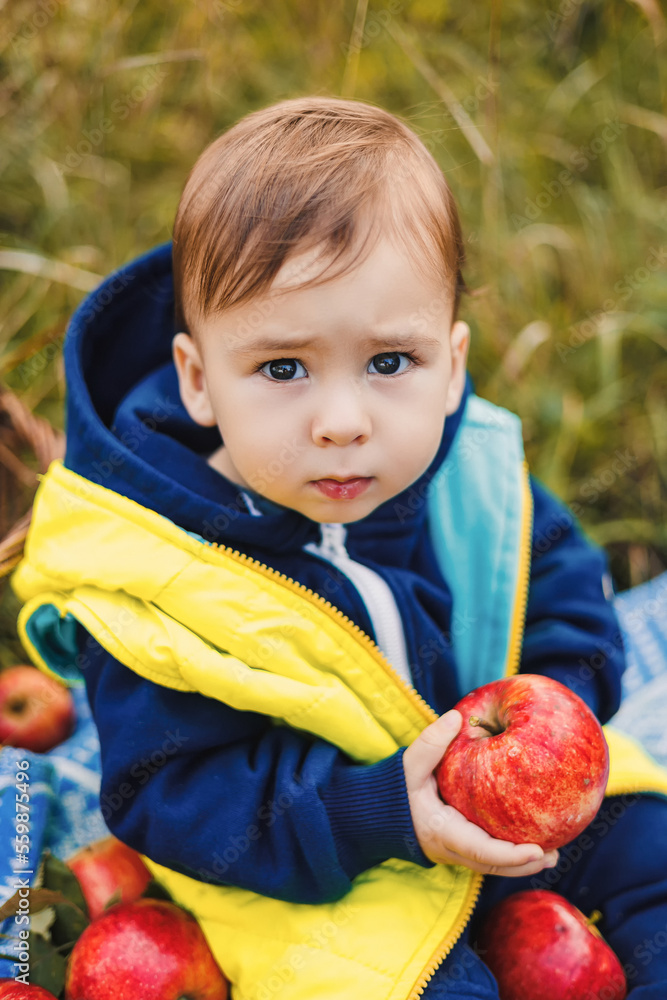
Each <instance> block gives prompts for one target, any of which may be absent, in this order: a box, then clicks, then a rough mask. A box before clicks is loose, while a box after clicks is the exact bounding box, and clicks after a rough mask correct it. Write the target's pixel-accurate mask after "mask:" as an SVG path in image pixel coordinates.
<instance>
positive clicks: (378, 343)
mask: <svg viewBox="0 0 667 1000" xmlns="http://www.w3.org/2000/svg"><path fill="white" fill-rule="evenodd" d="M363 343H364V346H365V347H368V348H373V347H377V348H384V349H385V350H389V351H391V350H397V349H399V348H401V349H402V348H416V347H422V346H423V347H440V346H441V341H440V340H438V338H437V337H429V336H428V335H427V334H424V333H404V334H399V333H391V334H386V335H384V336H383V335H382V334H379V335H377V336H375V337H367V338H366V339H365V340H364V342H363ZM313 344H315V345H316V344H317V340H316V339H313V338H312V337H307V338H303V337H302V338H300V339H299V338H295V339H293V340H289V339H285V338H284V337H262V338H260V339H259V340H254V341H252V342H251V343H243V344H239V345H238V346H236V347H232V348H231V353H232V354H239V355H241V354H258V353H264V352H265V351H266V352H271V351H278V352H280V351H283V352H284V351H299V350H302V349H303V348H304V347H311V346H312V345H313Z"/></svg>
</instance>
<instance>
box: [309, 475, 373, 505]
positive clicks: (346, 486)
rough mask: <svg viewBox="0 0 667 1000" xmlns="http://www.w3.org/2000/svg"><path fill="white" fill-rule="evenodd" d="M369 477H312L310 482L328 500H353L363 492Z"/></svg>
mask: <svg viewBox="0 0 667 1000" xmlns="http://www.w3.org/2000/svg"><path fill="white" fill-rule="evenodd" d="M371 478H372V477H365V476H352V477H351V478H350V479H314V480H312V483H313V486H315V487H317V489H319V491H320V492H321V493H324V495H325V496H326V497H328V498H329V499H330V500H353V499H354V498H355V497H358V496H359V494H360V493H363V491H364V490H365V489H366V487H367V486H368V485H369V483H370V482H371Z"/></svg>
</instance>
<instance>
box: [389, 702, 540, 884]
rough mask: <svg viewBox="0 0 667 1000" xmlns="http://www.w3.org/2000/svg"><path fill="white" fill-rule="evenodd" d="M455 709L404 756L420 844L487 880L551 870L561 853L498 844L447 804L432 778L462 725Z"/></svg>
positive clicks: (438, 857) (435, 855)
mask: <svg viewBox="0 0 667 1000" xmlns="http://www.w3.org/2000/svg"><path fill="white" fill-rule="evenodd" d="M462 721H463V720H462V718H461V713H460V712H457V711H456V709H452V710H451V711H450V712H447V713H446V714H445V715H441V716H440V718H439V719H438V720H437V722H433V723H432V724H431V725H430V726H427V727H426V729H424V730H423V732H421V733H420V734H419V736H418V737H417V739H416V740H415V741H414V742H413V743H412V744H411V745H410V746H409V747H408V748H407V749H406V750H405V752H404V754H403V767H404V770H405V782H406V785H407V789H408V798H409V801H410V811H411V813H412V822H413V824H414V828H415V832H416V834H417V840H418V841H419V845H420V847H421V849H422V851H423V852H424V854H425V855H426V857H427V858H430V860H431V861H435V862H438V863H441V864H451V865H465V866H466V867H467V868H472V870H473V871H476V872H483V873H484V874H485V875H513V876H519V875H534V874H536V872H539V871H542V869H543V868H552V867H553V866H554V865H555V864H556V862H557V861H558V851H549V852H548V853H547V854H545V853H544V851H543V850H542V848H541V847H539V846H538V845H537V844H511V843H509V841H507V840H496V839H495V838H493V837H491V836H489V834H488V833H486V831H485V830H482V828H481V827H479V826H476V825H475V824H474V823H470V822H469V821H468V820H467V819H466V818H465V817H464V816H463V815H462V814H461V813H460V812H459V811H458V809H454V807H453V806H449V805H447V804H446V803H445V802H443V801H442V799H441V798H440V795H439V793H438V786H437V783H436V780H435V774H434V773H433V772H434V770H435V768H436V767H437V766H438V764H439V763H440V760H441V759H442V756H443V754H444V752H445V750H446V749H447V747H448V746H449V744H450V743H451V741H452V740H453V739H454V737H455V736H456V734H457V733H458V731H459V729H460V728H461V723H462Z"/></svg>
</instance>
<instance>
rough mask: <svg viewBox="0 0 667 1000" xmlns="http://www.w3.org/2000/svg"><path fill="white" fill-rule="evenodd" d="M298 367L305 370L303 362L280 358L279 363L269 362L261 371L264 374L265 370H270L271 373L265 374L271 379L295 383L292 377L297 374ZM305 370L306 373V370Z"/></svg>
mask: <svg viewBox="0 0 667 1000" xmlns="http://www.w3.org/2000/svg"><path fill="white" fill-rule="evenodd" d="M297 365H300V366H301V368H303V365H302V364H301V362H300V361H297V360H296V358H279V359H278V360H277V361H267V362H266V364H265V365H262V367H261V368H260V369H259V370H260V371H261V372H264V369H265V368H268V369H269V371H268V372H264V374H266V375H268V376H269V377H270V378H275V379H279V380H280V381H281V382H289V381H293V378H292V376H293V375H294V374H295V372H296V368H297ZM303 370H304V372H305V368H304V369H303Z"/></svg>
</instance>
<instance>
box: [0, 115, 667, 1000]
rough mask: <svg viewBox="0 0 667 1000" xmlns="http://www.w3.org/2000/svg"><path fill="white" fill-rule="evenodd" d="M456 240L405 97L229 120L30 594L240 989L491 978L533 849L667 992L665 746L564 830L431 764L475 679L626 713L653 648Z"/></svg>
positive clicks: (38, 519) (138, 272)
mask: <svg viewBox="0 0 667 1000" xmlns="http://www.w3.org/2000/svg"><path fill="white" fill-rule="evenodd" d="M463 260H464V253H463V240H462V236H461V229H460V224H459V220H458V215H457V210H456V207H455V204H454V201H453V198H452V195H451V192H450V190H449V188H448V186H447V184H446V182H445V179H444V177H443V175H442V173H441V171H440V170H439V168H438V167H437V164H436V163H435V161H434V160H433V158H432V157H431V155H430V154H429V153H428V151H427V150H426V149H425V147H424V146H423V144H422V143H421V142H420V141H419V140H418V138H417V137H416V136H415V135H414V134H413V133H412V132H411V131H410V129H408V128H407V127H406V126H405V125H404V124H403V123H402V122H400V121H399V120H398V119H397V118H395V117H394V116H392V115H390V114H389V113H387V112H385V111H383V110H381V109H379V108H375V107H372V106H370V105H367V104H364V103H361V102H355V101H344V100H338V99H333V98H321V97H314V98H310V97H309V98H301V99H295V100H289V101H284V102H281V103H280V104H278V105H275V106H273V107H270V108H266V109H264V110H261V111H258V112H255V113H253V114H250V115H248V116H246V117H245V118H244V119H242V120H241V121H240V122H238V123H237V124H236V125H235V126H234V127H233V128H231V129H230V130H229V131H228V132H226V133H225V134H224V135H222V136H221V137H220V138H218V139H217V140H216V141H215V142H213V143H212V144H211V145H210V146H209V147H208V148H207V149H206V150H205V151H204V152H203V153H202V155H201V156H200V157H199V159H198V160H197V162H196V164H195V166H194V168H193V170H192V172H191V174H190V176H189V178H188V180H187V183H186V185H185V189H184V192H183V195H182V198H181V201H180V204H179V208H178V214H177V217H176V222H175V227H174V239H173V246H171V245H166V246H164V247H159V248H157V249H156V250H154V251H151V252H150V253H149V254H146V255H145V256H144V257H142V258H140V259H139V260H138V261H135V262H132V263H131V264H130V265H128V266H127V267H126V268H124V269H123V270H122V271H121V272H120V275H122V276H123V281H121V282H120V290H118V282H117V278H118V276H117V275H115V276H112V279H109V280H110V281H111V280H114V281H116V285H115V286H114V289H115V291H114V293H113V294H107V292H108V289H106V286H104V285H103V286H102V287H101V289H100V290H98V292H97V293H95V294H94V295H93V296H91V297H89V299H88V300H86V302H84V303H83V304H82V306H81V307H80V309H79V310H78V312H77V314H76V315H75V317H74V320H73V322H72V325H71V327H70V330H69V332H68V337H67V342H66V347H65V362H66V371H67V379H68V427H67V429H68V446H67V455H66V458H65V462H64V464H62V463H54V464H53V465H52V466H51V468H50V469H49V472H48V473H47V475H46V476H45V477H44V479H43V482H42V483H41V484H40V491H39V493H38V497H37V501H36V504H35V512H34V521H33V524H32V526H31V536H30V539H29V543H30V544H29V545H28V546H27V548H26V557H25V559H24V562H23V563H22V564H21V566H20V567H19V569H18V571H17V572H16V574H15V576H14V578H13V580H14V586H15V589H16V590H17V593H18V594H19V596H20V597H21V598H22V599H23V600H24V601H26V604H25V607H24V608H23V610H22V613H21V618H20V621H19V625H20V628H21V629H22V636H23V639H24V642H25V643H26V646H27V648H29V649H30V651H31V655H33V658H34V659H35V662H38V663H39V664H40V665H41V666H45V667H48V668H49V669H52V670H56V671H57V672H59V673H60V674H61V675H62V676H72V668H71V666H70V664H71V662H72V661H74V663H75V664H76V666H77V668H78V669H79V670H80V671H81V673H82V674H83V677H84V679H85V683H86V688H87V693H88V697H89V700H90V704H91V708H92V711H93V714H94V717H95V720H96V723H97V726H98V730H99V734H100V743H101V748H102V765H103V773H102V792H101V805H102V809H103V814H104V816H105V819H106V821H107V824H108V826H109V828H110V829H111V830H112V832H113V833H115V834H116V836H118V837H119V838H120V839H121V840H123V841H125V842H126V843H128V844H130V845H131V846H133V847H135V848H136V849H137V850H139V851H141V852H142V853H143V854H144V855H145V856H146V858H147V859H148V861H149V863H150V864H151V867H152V868H153V870H154V872H155V874H156V875H157V877H158V878H160V879H161V880H162V881H163V882H164V884H165V885H166V886H167V887H168V888H169V890H170V892H171V893H172V895H173V896H174V898H175V899H176V900H177V901H178V902H182V903H183V904H184V905H186V906H188V907H189V908H191V909H192V910H193V911H194V912H195V914H196V915H197V918H198V919H199V920H200V923H201V924H202V927H203V928H204V930H205V932H206V933H207V936H208V938H209V941H210V943H211V947H212V948H213V950H214V952H215V954H216V957H217V958H218V960H219V962H220V965H221V967H222V968H223V971H225V973H226V974H227V975H228V977H229V978H230V980H231V982H232V997H233V998H234V1000H241V998H243V1000H250V998H252V1000H263V998H267V997H269V996H271V997H273V996H279V997H280V998H281V1000H301V998H312V997H318V998H320V1000H322V998H324V997H334V996H336V997H338V996H345V997H346V998H357V997H358V998H359V1000H361V998H364V1000H370V998H373V1000H381V998H382V1000H385V998H386V1000H404V998H406V1000H407V998H412V997H416V996H421V995H424V996H426V997H428V998H429V1000H437V998H438V997H439V996H459V997H468V998H489V1000H492V998H497V996H498V994H497V988H496V986H495V982H494V980H493V977H492V976H491V974H490V973H489V971H488V970H487V969H486V967H485V965H484V963H483V956H480V955H479V954H478V952H477V951H476V949H475V948H474V947H473V941H474V931H475V928H476V925H477V923H478V922H479V920H480V919H481V917H482V916H483V915H484V914H485V913H486V912H487V911H488V908H489V906H490V905H491V903H492V902H494V901H495V900H496V899H499V898H501V897H502V896H503V895H504V894H507V893H509V892H512V891H517V890H518V889H521V888H525V887H530V886H531V884H534V883H535V880H536V879H537V880H538V881H539V880H542V882H540V885H542V884H548V885H550V886H551V887H553V888H554V889H556V891H558V892H561V893H563V894H564V895H566V896H567V897H568V898H569V899H571V900H572V901H573V902H574V903H575V904H576V905H578V906H579V907H580V908H581V909H583V910H584V911H585V912H586V913H590V912H591V911H592V910H594V909H599V910H600V911H601V912H602V914H603V922H602V924H601V925H600V926H601V928H602V930H603V933H604V934H605V935H606V936H607V938H608V940H609V941H610V943H611V944H612V946H613V947H614V948H615V950H616V951H617V953H618V954H619V956H620V958H621V961H622V962H623V963H624V964H625V966H626V975H627V977H628V981H629V985H630V988H631V989H632V993H631V996H632V997H633V998H635V997H636V998H637V1000H639V998H642V1000H648V998H651V997H654V998H658V997H662V998H664V996H665V995H667V992H666V990H667V956H666V955H665V954H663V953H662V952H660V951H657V952H651V955H652V958H651V962H650V963H647V964H646V966H644V965H643V964H642V962H641V961H640V960H639V959H638V957H637V956H638V954H639V952H638V949H641V948H642V946H643V941H644V939H645V938H650V939H651V940H652V939H653V937H654V936H655V933H656V932H657V931H659V930H663V929H664V928H665V927H667V852H666V850H665V848H666V847H667V832H666V831H667V824H666V823H665V817H666V816H667V804H666V803H665V801H664V798H661V797H659V796H658V795H657V794H647V795H642V796H640V795H638V794H636V793H637V792H647V793H659V792H663V793H667V782H666V781H665V778H664V776H663V775H662V774H661V773H660V772H658V770H657V768H656V769H652V768H651V765H650V764H649V763H648V762H647V763H646V764H644V763H643V762H641V761H640V763H639V764H638V765H637V766H641V767H643V768H644V770H643V771H642V772H641V774H638V776H637V778H636V780H635V781H634V783H633V784H632V787H630V785H629V784H628V778H627V774H626V775H625V777H624V776H623V774H622V771H623V767H622V766H618V765H615V768H616V769H615V771H614V772H613V774H612V782H611V784H610V790H611V791H612V792H615V793H617V795H618V796H619V797H618V798H615V799H614V800H613V803H621V806H622V808H621V812H620V815H618V817H617V818H616V819H615V820H614V823H613V824H611V825H609V824H607V829H606V830H605V832H604V834H601V833H596V832H595V824H592V826H591V828H589V832H588V833H587V836H588V841H590V843H591V845H592V846H591V847H590V848H587V849H585V850H584V849H583V848H582V847H581V846H580V847H579V849H578V854H577V852H576V851H574V850H569V853H568V849H565V850H564V851H563V852H561V855H560V858H559V855H558V853H557V852H554V851H551V852H547V853H546V854H545V853H544V852H543V851H542V850H541V848H540V847H539V846H537V845H535V844H523V845H514V844H510V843H508V842H504V841H498V840H494V839H492V838H491V837H489V836H488V835H487V834H486V833H484V832H483V831H482V830H481V829H480V828H479V827H476V826H475V825H473V824H471V823H469V822H467V821H466V820H465V819H464V818H463V817H462V816H461V814H459V813H458V812H456V810H454V809H452V808H451V807H450V806H447V805H446V804H444V803H443V802H442V801H441V800H440V799H439V796H438V794H437V790H436V786H435V781H434V777H433V769H434V767H435V766H436V765H437V763H438V761H439V760H440V758H441V757H442V754H443V753H444V751H445V749H446V747H447V746H448V744H449V742H450V740H451V739H452V738H453V736H454V735H455V734H456V732H457V731H458V728H459V726H460V722H461V719H460V715H459V714H458V713H457V712H454V711H450V710H451V709H452V706H453V705H454V704H455V703H456V702H457V701H458V699H459V698H460V697H461V695H462V694H463V693H465V692H466V691H467V690H470V689H472V688H473V687H476V686H478V685H479V684H481V683H485V682H486V681H489V680H492V679H494V678H496V677H500V676H502V675H503V674H505V673H511V672H513V671H516V670H517V669H518V670H521V671H523V672H528V673H539V674H545V675H548V676H551V677H554V678H555V679H557V680H559V681H561V682H562V683H564V684H567V685H568V686H570V687H571V688H573V689H574V690H575V691H576V692H577V693H578V694H579V695H580V696H581V697H582V698H583V699H584V700H585V701H586V702H587V703H588V704H589V706H590V707H591V708H592V709H593V710H594V711H595V712H596V713H597V715H598V717H599V718H600V719H601V721H603V722H606V721H607V720H608V719H610V718H611V716H612V715H613V714H614V713H615V711H616V709H617V708H618V705H619V700H620V676H621V673H622V670H623V666H624V661H623V650H622V643H621V641H620V638H619V631H618V625H617V622H616V619H615V616H614V613H613V609H612V606H611V603H610V598H611V596H612V590H611V584H610V579H609V574H608V571H607V566H606V560H605V557H604V554H603V553H602V552H601V551H600V550H599V549H597V548H596V547H594V546H592V545H591V544H590V543H589V542H588V541H587V540H586V539H585V538H584V536H583V535H582V533H581V531H580V530H579V528H578V527H577V525H576V524H575V523H574V520H573V518H572V516H571V515H570V513H569V511H567V509H566V508H565V507H563V505H562V504H560V502H559V501H558V500H557V499H556V498H555V497H553V496H552V495H551V494H550V493H549V492H548V491H547V490H546V489H545V488H544V487H543V486H541V485H540V484H539V483H538V482H536V481H535V480H534V479H533V478H532V477H528V475H527V474H526V473H525V470H524V464H523V456H522V449H521V435H520V427H519V423H518V420H517V418H515V417H513V416H512V415H511V414H509V413H508V412H507V411H505V410H502V409H500V408H499V407H495V406H492V405H491V404H490V403H487V402H485V401H483V400H481V399H479V398H478V397H477V396H476V395H475V394H474V391H473V387H472V383H471V380H470V377H469V376H467V374H466V361H467V354H468V344H469V329H468V327H467V325H466V324H465V323H464V322H463V321H461V320H460V319H459V318H458V308H459V299H460V295H461V292H462V291H463V289H464V285H463V280H462V276H461V268H462V265H463ZM172 275H173V277H172ZM172 282H173V285H172ZM107 285H109V282H107ZM105 289H106V290H105ZM103 296H104V298H103ZM545 540H546V541H545ZM49 609H55V610H56V612H57V613H51V611H50V610H49ZM601 649H603V650H604V651H605V655H604V657H603V659H604V663H603V665H602V666H601V667H598V668H596V669H591V668H590V666H588V661H591V660H592V659H593V658H595V663H599V660H600V650H601ZM584 668H585V669H584ZM618 746H619V749H618V754H617V756H618V759H621V756H620V755H622V754H623V753H627V754H632V753H633V752H634V751H633V748H632V747H629V746H626V745H625V744H624V743H623V742H622V741H621V743H619V745H618ZM615 759H616V758H615ZM637 759H638V760H639V758H637ZM628 766H629V765H628ZM626 771H627V768H626ZM630 793H632V795H630ZM610 802H612V800H610V799H607V800H606V803H605V807H604V808H609V807H610ZM617 812H618V810H617ZM596 822H599V821H596ZM563 858H566V859H569V863H568V865H567V866H566V865H563V863H562V862H563ZM572 858H575V860H574V861H572V860H571V859H572ZM621 859H622V861H621ZM554 866H555V871H553V872H551V871H549V869H552V868H554ZM487 874H488V875H492V876H495V877H494V878H492V879H489V880H488V881H487V883H486V885H485V886H484V888H483V889H482V879H481V876H483V875H487ZM549 875H553V878H551V879H550V880H548V881H545V880H547V876H549ZM480 892H481V896H480Z"/></svg>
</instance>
